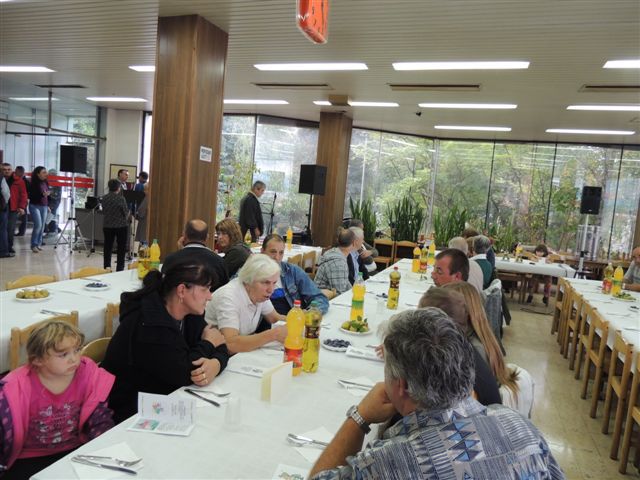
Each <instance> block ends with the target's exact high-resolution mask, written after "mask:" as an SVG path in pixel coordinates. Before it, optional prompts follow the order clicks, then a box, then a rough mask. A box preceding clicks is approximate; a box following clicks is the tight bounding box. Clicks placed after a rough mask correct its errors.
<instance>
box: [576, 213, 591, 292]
mask: <svg viewBox="0 0 640 480" xmlns="http://www.w3.org/2000/svg"><path fill="white" fill-rule="evenodd" d="M588 227H589V214H588V213H587V214H585V216H584V229H583V231H582V240H581V241H580V260H579V261H578V270H577V271H576V273H575V275H574V276H573V278H582V279H585V278H587V272H585V271H584V256H585V254H586V253H588V251H587V250H585V248H586V246H587V228H588Z"/></svg>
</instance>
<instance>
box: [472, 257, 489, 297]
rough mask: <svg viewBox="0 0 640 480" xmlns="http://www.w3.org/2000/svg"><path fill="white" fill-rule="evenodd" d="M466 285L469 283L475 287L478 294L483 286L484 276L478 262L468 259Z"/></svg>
mask: <svg viewBox="0 0 640 480" xmlns="http://www.w3.org/2000/svg"><path fill="white" fill-rule="evenodd" d="M474 258H475V257H474ZM485 258H486V256H485ZM467 283H470V284H471V285H473V286H474V287H476V290H478V293H482V287H483V286H484V275H483V274H482V268H480V265H478V262H476V261H475V260H474V259H473V258H470V259H469V280H467Z"/></svg>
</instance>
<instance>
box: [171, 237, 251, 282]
mask: <svg viewBox="0 0 640 480" xmlns="http://www.w3.org/2000/svg"><path fill="white" fill-rule="evenodd" d="M179 252H180V253H179ZM249 253H251V252H249ZM184 255H189V256H190V257H191V258H192V259H193V260H194V261H195V262H199V263H203V264H204V263H206V264H208V265H209V268H210V269H211V270H213V271H214V272H215V274H216V277H217V278H216V280H217V285H218V287H217V288H220V287H222V286H223V285H226V284H227V283H229V274H228V273H227V267H226V266H225V263H224V260H223V259H222V257H221V256H220V255H218V254H217V253H216V252H214V251H213V250H210V249H209V248H208V247H206V246H205V245H203V244H201V243H195V242H192V243H188V244H186V245H185V246H184V248H183V249H182V250H178V251H177V252H173V253H172V254H170V255H167V258H165V259H164V262H163V264H162V269H163V270H164V271H167V269H168V268H169V266H170V265H171V264H172V263H173V262H174V261H177V260H179V259H180V258H181V257H182V256H184ZM243 263H244V262H243Z"/></svg>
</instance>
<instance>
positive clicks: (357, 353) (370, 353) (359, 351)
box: [345, 345, 384, 362]
mask: <svg viewBox="0 0 640 480" xmlns="http://www.w3.org/2000/svg"><path fill="white" fill-rule="evenodd" d="M345 355H347V356H348V357H356V358H364V359H366V360H374V361H376V362H384V360H382V359H381V358H380V357H378V355H377V354H376V351H375V350H374V349H372V348H357V347H354V346H353V345H349V347H348V348H347V351H346V353H345Z"/></svg>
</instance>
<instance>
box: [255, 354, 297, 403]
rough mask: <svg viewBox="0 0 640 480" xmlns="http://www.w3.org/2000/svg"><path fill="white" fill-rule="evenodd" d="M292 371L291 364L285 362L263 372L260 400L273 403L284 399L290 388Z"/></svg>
mask: <svg viewBox="0 0 640 480" xmlns="http://www.w3.org/2000/svg"><path fill="white" fill-rule="evenodd" d="M292 369H293V362H286V363H281V364H280V365H276V366H275V367H273V368H270V369H269V370H267V371H266V372H264V375H263V377H262V386H261V394H260V399H261V400H264V401H267V402H272V403H273V402H277V401H278V400H280V399H281V398H282V397H284V396H285V395H286V394H287V392H288V391H289V387H290V386H291V378H292V374H291V372H292Z"/></svg>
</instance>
